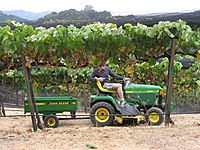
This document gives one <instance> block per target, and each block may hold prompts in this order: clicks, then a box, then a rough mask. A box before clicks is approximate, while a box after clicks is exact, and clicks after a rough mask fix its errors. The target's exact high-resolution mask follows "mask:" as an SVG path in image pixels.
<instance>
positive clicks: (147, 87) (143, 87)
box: [124, 84, 162, 93]
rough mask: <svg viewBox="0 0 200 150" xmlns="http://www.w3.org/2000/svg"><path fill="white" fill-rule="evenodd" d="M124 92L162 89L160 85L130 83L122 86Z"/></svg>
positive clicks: (157, 90)
mask: <svg viewBox="0 0 200 150" xmlns="http://www.w3.org/2000/svg"><path fill="white" fill-rule="evenodd" d="M124 90H125V92H126V93H130V92H159V90H162V88H161V87H160V86H156V85H145V84H130V85H128V86H125V87H124Z"/></svg>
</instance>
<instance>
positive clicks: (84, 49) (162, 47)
mask: <svg viewBox="0 0 200 150" xmlns="http://www.w3.org/2000/svg"><path fill="white" fill-rule="evenodd" d="M199 33H200V30H199V29H196V30H192V29H191V27H190V26H189V25H187V24H186V23H185V22H183V21H181V20H179V21H177V22H169V21H166V22H159V23H158V24H156V25H154V26H153V27H148V26H145V25H142V24H137V26H133V25H131V24H125V25H124V27H117V25H116V24H111V23H108V24H104V23H99V22H96V23H94V24H90V25H87V26H82V27H81V28H77V27H75V26H73V25H70V26H68V27H64V26H61V25H58V26H57V27H55V28H54V27H51V28H48V29H46V28H44V27H37V28H33V27H32V26H30V25H26V24H24V23H23V24H20V23H16V22H14V21H9V26H5V27H0V42H1V45H0V59H1V62H2V63H8V61H9V63H10V64H12V63H14V62H15V63H16V62H19V58H20V57H21V56H22V55H25V56H27V57H28V58H29V60H30V61H35V62H43V63H50V64H56V65H58V64H60V63H61V62H62V63H64V64H66V65H67V66H68V67H73V68H79V67H83V66H87V65H96V64H98V63H99V62H100V61H102V60H104V61H108V60H109V62H113V63H117V64H118V63H120V61H122V60H130V58H131V57H132V55H133V54H134V55H136V57H137V58H140V59H143V60H150V61H151V62H154V61H152V60H154V59H157V58H160V57H166V56H169V55H170V50H171V39H173V38H176V39H177V45H176V49H177V52H178V53H183V54H190V55H193V56H195V57H197V54H198V50H199V49H200V37H199V35H200V34H199Z"/></svg>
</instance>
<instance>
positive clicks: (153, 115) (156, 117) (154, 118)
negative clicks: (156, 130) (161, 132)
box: [147, 107, 164, 125]
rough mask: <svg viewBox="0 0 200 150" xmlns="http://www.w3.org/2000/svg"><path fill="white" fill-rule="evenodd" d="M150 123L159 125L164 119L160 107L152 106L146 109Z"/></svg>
mask: <svg viewBox="0 0 200 150" xmlns="http://www.w3.org/2000/svg"><path fill="white" fill-rule="evenodd" d="M147 115H148V120H149V123H150V125H160V124H162V123H163V121H164V115H163V111H162V110H161V109H160V108H157V107H152V108H150V109H149V110H148V111H147Z"/></svg>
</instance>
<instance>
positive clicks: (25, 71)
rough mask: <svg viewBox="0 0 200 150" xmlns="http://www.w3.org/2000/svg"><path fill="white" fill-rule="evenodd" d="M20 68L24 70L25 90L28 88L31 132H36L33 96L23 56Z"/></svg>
mask: <svg viewBox="0 0 200 150" xmlns="http://www.w3.org/2000/svg"><path fill="white" fill-rule="evenodd" d="M22 66H23V70H24V75H25V80H26V83H27V88H28V99H29V107H30V112H31V120H32V125H33V130H34V132H36V131H37V124H36V118H35V108H34V104H33V103H34V96H33V95H34V94H33V88H32V83H31V79H30V73H29V71H30V70H29V69H28V67H27V66H26V58H25V56H22Z"/></svg>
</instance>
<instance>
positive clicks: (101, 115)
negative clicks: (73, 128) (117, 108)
mask: <svg viewBox="0 0 200 150" xmlns="http://www.w3.org/2000/svg"><path fill="white" fill-rule="evenodd" d="M109 114H110V113H109V111H108V110H107V109H106V108H99V109H97V110H96V112H95V119H96V121H98V122H101V123H103V122H106V121H108V119H109V117H110V116H109Z"/></svg>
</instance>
